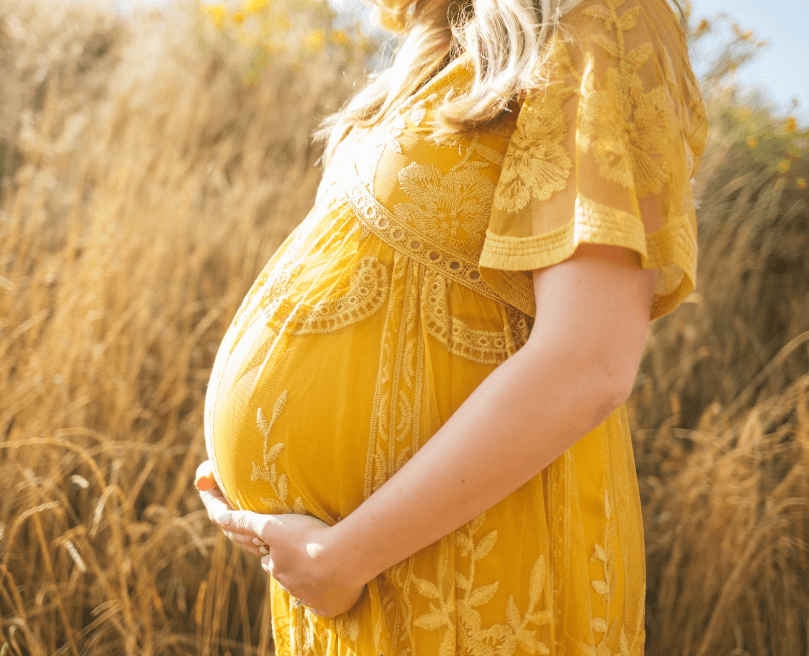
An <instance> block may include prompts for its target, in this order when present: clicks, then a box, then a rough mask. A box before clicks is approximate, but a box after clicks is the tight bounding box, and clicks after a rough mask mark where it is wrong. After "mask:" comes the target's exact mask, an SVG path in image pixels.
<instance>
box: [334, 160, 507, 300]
mask: <svg viewBox="0 0 809 656" xmlns="http://www.w3.org/2000/svg"><path fill="white" fill-rule="evenodd" d="M346 198H347V199H348V202H349V203H350V204H351V206H352V208H353V209H354V212H355V214H356V216H357V218H358V220H359V221H360V222H361V223H362V224H363V225H364V226H365V227H366V228H368V229H369V230H370V231H371V232H373V233H374V234H375V235H376V236H377V237H379V238H380V239H381V240H382V241H384V242H385V243H387V244H388V245H390V246H392V247H393V248H395V249H396V250H398V251H400V252H403V253H405V254H407V255H409V256H410V257H412V258H413V259H414V260H416V261H417V262H421V263H422V264H424V265H425V266H426V267H428V268H429V269H432V270H433V271H436V272H437V273H441V274H443V275H444V276H446V277H447V278H451V279H452V280H454V281H456V282H458V283H459V284H461V285H464V286H465V287H468V288H469V289H472V290H474V291H476V292H478V293H479V294H482V295H483V296H485V297H487V298H490V299H492V300H494V301H498V302H500V303H502V302H503V298H502V297H501V296H500V295H499V294H497V292H495V291H494V290H493V289H492V288H491V287H490V286H489V284H488V283H487V282H486V281H485V280H483V278H482V277H481V275H480V269H479V268H478V265H477V262H476V261H475V260H473V259H471V258H468V257H465V256H463V255H460V254H459V253H455V252H452V251H449V250H447V249H446V248H445V247H444V246H442V245H441V244H440V243H439V242H438V241H436V240H435V239H433V238H431V237H428V236H427V235H424V234H422V233H421V232H419V231H417V230H416V229H415V228H413V227H412V226H408V225H406V224H404V223H402V222H401V221H400V220H399V219H398V218H397V217H396V216H395V215H394V214H393V213H392V212H391V211H390V210H388V208H386V207H385V206H384V205H382V203H380V202H379V201H378V200H377V199H376V198H375V197H374V195H373V194H372V193H370V192H369V191H368V190H367V189H366V188H365V186H364V185H363V184H362V182H361V181H360V179H359V177H358V176H357V175H356V172H353V174H352V173H349V174H348V176H347V180H346Z"/></svg>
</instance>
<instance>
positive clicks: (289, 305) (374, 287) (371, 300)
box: [260, 255, 390, 335]
mask: <svg viewBox="0 0 809 656" xmlns="http://www.w3.org/2000/svg"><path fill="white" fill-rule="evenodd" d="M290 277H291V276H285V277H284V278H283V280H281V281H279V282H280V285H279V286H278V287H276V285H273V286H272V287H271V289H270V291H269V293H268V294H266V295H265V296H264V297H262V299H261V302H260V303H261V308H262V310H263V312H264V316H265V318H266V319H267V323H268V325H272V326H275V325H276V324H279V326H278V327H279V328H280V325H281V324H283V329H284V330H285V331H288V332H290V333H292V334H295V335H303V334H322V333H329V332H332V331H335V330H339V329H340V328H343V327H345V326H348V325H350V324H352V323H357V322H359V321H362V320H363V319H365V318H367V317H369V316H371V315H372V314H374V313H375V312H376V311H377V310H379V308H381V307H382V305H383V304H384V302H385V299H386V298H387V297H388V295H389V294H388V293H389V291H390V280H389V276H388V271H387V268H386V267H385V265H384V264H383V263H382V262H381V261H380V260H379V259H378V258H376V257H374V256H372V255H368V256H366V257H364V258H362V260H360V264H359V267H358V268H357V270H356V271H354V272H353V273H352V275H351V282H350V283H349V288H348V291H347V292H346V293H345V294H342V295H340V296H336V297H333V298H332V297H328V298H324V299H322V300H320V301H318V302H317V303H315V304H314V305H312V306H308V307H307V306H306V305H305V304H302V303H294V302H293V301H291V300H290V299H289V298H288V297H287V296H286V291H287V287H288V284H289V280H290ZM284 283H285V284H284Z"/></svg>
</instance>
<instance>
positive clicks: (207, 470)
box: [194, 460, 216, 490]
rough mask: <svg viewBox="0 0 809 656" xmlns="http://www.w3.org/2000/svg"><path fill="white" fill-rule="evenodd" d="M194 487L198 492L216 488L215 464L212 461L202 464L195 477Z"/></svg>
mask: <svg viewBox="0 0 809 656" xmlns="http://www.w3.org/2000/svg"><path fill="white" fill-rule="evenodd" d="M194 485H195V486H196V487H197V489H198V490H212V489H215V488H216V478H214V475H213V464H212V463H211V461H210V460H206V461H205V462H202V463H200V465H199V467H197V473H196V475H195V476H194Z"/></svg>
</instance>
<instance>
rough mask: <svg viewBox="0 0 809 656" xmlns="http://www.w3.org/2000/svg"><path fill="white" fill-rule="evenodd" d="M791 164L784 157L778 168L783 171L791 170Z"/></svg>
mask: <svg viewBox="0 0 809 656" xmlns="http://www.w3.org/2000/svg"><path fill="white" fill-rule="evenodd" d="M789 166H790V165H789V162H788V161H787V160H785V159H782V160H781V161H780V162H778V170H779V171H781V173H786V172H787V171H789Z"/></svg>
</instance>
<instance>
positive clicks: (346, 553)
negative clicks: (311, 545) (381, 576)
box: [323, 520, 376, 588]
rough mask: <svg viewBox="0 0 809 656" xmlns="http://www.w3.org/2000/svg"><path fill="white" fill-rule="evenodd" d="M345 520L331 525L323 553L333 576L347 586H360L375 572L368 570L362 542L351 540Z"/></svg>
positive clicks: (370, 578) (373, 575)
mask: <svg viewBox="0 0 809 656" xmlns="http://www.w3.org/2000/svg"><path fill="white" fill-rule="evenodd" d="M345 522H346V520H343V521H342V522H339V523H337V524H335V525H334V526H331V527H330V528H329V530H328V533H327V537H326V544H325V545H324V549H323V553H324V555H326V557H327V558H328V559H329V565H330V567H331V569H332V571H333V573H334V576H335V577H337V578H339V579H340V580H342V581H344V582H345V584H346V585H347V586H349V587H357V588H359V587H362V586H363V585H365V584H366V583H368V582H369V581H371V580H372V579H373V578H374V577H375V576H376V573H374V572H371V571H369V570H368V568H367V565H368V560H369V559H368V557H367V555H366V554H365V553H364V550H363V549H362V544H361V543H359V542H358V541H356V540H352V539H351V536H350V534H349V532H348V531H347V530H346V528H349V525H348V524H346V523H345Z"/></svg>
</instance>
